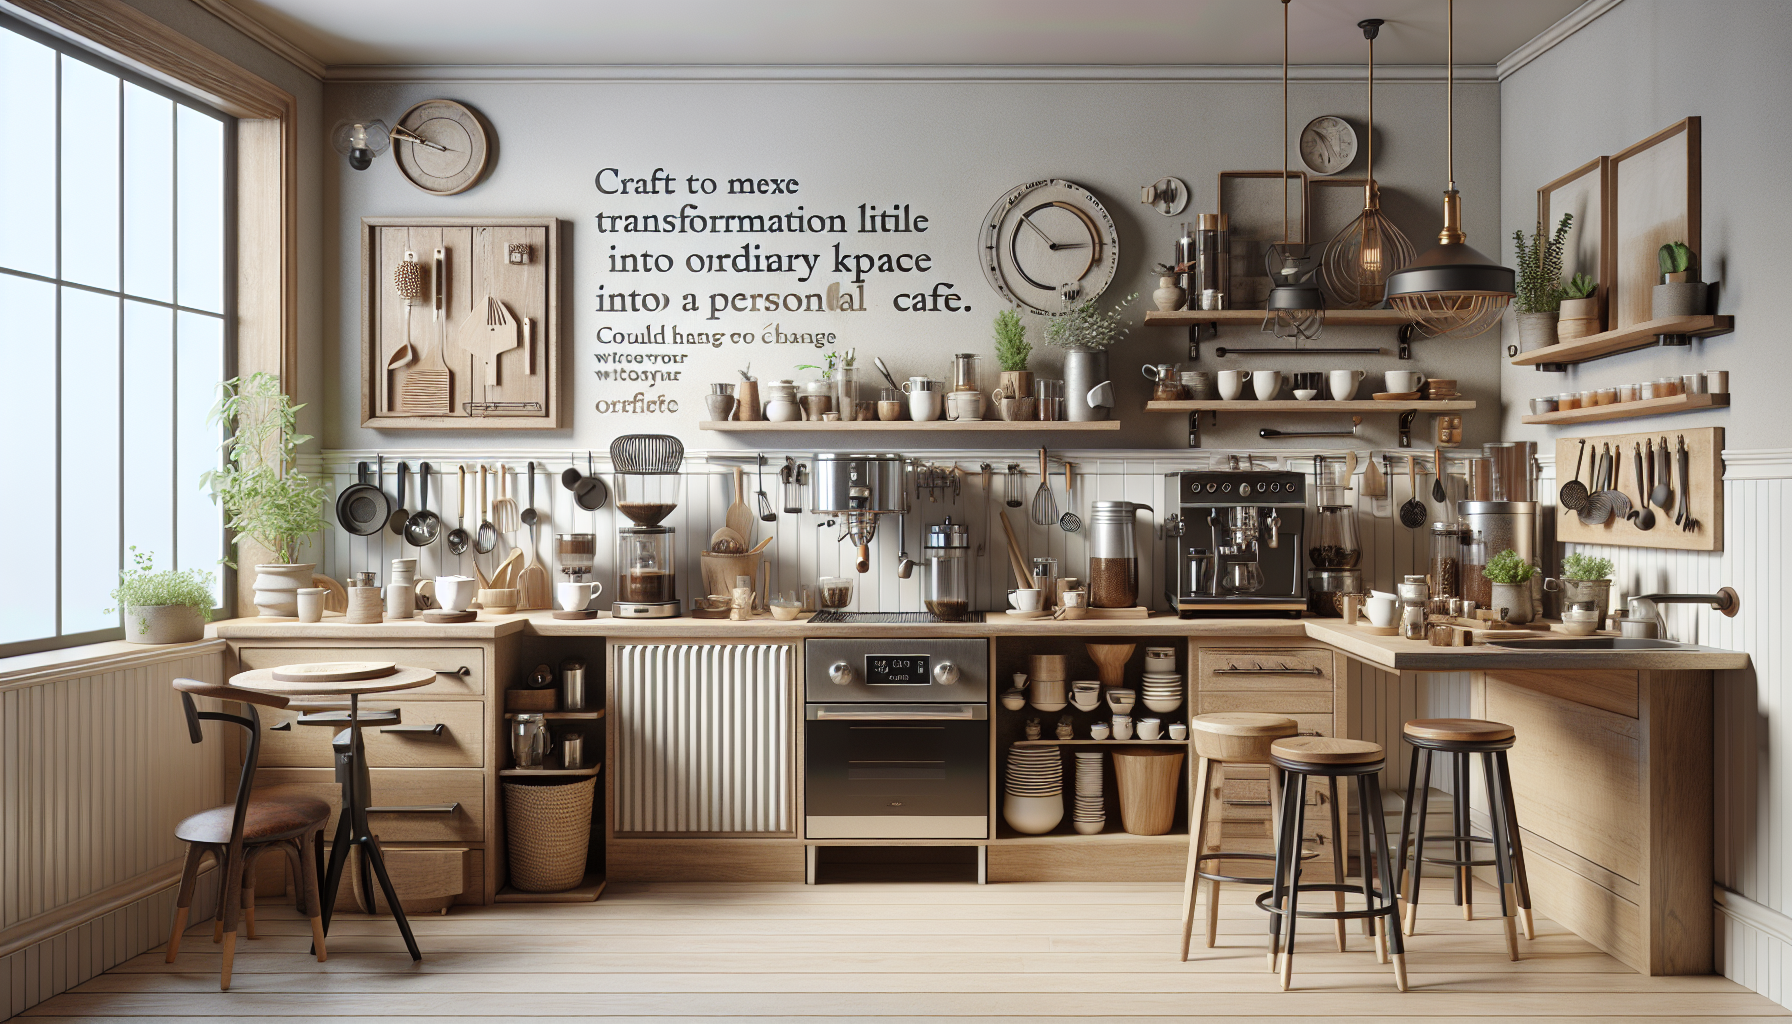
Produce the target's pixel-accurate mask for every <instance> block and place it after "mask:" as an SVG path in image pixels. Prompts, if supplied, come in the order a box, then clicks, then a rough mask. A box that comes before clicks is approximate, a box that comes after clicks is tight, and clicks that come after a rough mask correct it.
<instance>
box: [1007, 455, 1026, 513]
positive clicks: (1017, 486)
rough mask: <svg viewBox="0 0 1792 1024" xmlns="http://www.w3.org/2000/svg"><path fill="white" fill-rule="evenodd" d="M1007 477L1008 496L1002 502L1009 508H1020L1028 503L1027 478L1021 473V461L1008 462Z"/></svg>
mask: <svg viewBox="0 0 1792 1024" xmlns="http://www.w3.org/2000/svg"><path fill="white" fill-rule="evenodd" d="M1007 477H1008V479H1007V480H1006V481H1005V491H1006V496H1005V497H1004V498H1003V499H1002V503H1003V504H1004V505H1007V506H1008V507H1009V508H1019V507H1021V506H1022V505H1024V504H1026V494H1025V490H1026V479H1027V478H1026V477H1024V476H1022V475H1021V471H1020V464H1019V463H1017V462H1010V463H1009V464H1008V473H1007Z"/></svg>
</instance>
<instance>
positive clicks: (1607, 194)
mask: <svg viewBox="0 0 1792 1024" xmlns="http://www.w3.org/2000/svg"><path fill="white" fill-rule="evenodd" d="M1610 200H1611V157H1607V156H1601V157H1595V158H1594V159H1592V160H1589V161H1587V162H1586V163H1584V164H1581V165H1580V166H1579V167H1576V168H1575V169H1574V170H1572V171H1569V172H1568V173H1567V174H1564V175H1562V176H1561V177H1559V178H1557V179H1556V180H1554V181H1552V182H1550V183H1549V184H1547V185H1544V186H1543V187H1542V188H1540V189H1538V190H1537V224H1538V230H1539V231H1544V232H1548V233H1549V234H1552V235H1553V234H1554V233H1555V229H1556V222H1557V221H1559V220H1561V219H1562V214H1564V213H1572V214H1574V226H1573V227H1572V228H1571V229H1570V230H1569V235H1568V252H1567V253H1566V254H1564V257H1563V260H1562V278H1563V281H1564V283H1566V282H1567V281H1568V280H1570V279H1572V278H1573V277H1574V275H1575V274H1591V275H1592V276H1593V277H1595V278H1597V279H1598V281H1599V286H1598V287H1597V288H1596V289H1594V291H1593V297H1594V298H1597V299H1599V300H1600V303H1599V307H1600V315H1599V324H1600V326H1599V329H1600V330H1601V331H1603V330H1605V329H1606V325H1607V324H1609V323H1611V313H1610V302H1609V301H1608V300H1609V299H1610V298H1611V292H1612V285H1613V283H1614V282H1615V281H1616V280H1617V273H1618V260H1617V251H1616V249H1617V247H1616V246H1615V245H1614V244H1613V241H1612V228H1613V224H1612V217H1611V210H1610V208H1609V207H1610Z"/></svg>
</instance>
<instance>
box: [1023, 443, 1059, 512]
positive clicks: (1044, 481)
mask: <svg viewBox="0 0 1792 1024" xmlns="http://www.w3.org/2000/svg"><path fill="white" fill-rule="evenodd" d="M1028 518H1030V519H1032V520H1033V525H1035V526H1054V525H1056V524H1057V522H1058V499H1057V498H1054V497H1052V478H1051V474H1050V472H1049V469H1048V467H1047V466H1046V463H1045V449H1044V448H1041V449H1039V490H1037V491H1034V492H1033V507H1032V509H1031V510H1029V512H1028Z"/></svg>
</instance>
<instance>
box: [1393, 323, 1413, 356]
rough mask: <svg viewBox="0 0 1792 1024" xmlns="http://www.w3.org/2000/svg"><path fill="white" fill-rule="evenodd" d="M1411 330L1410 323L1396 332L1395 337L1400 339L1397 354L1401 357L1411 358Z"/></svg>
mask: <svg viewBox="0 0 1792 1024" xmlns="http://www.w3.org/2000/svg"><path fill="white" fill-rule="evenodd" d="M1412 332H1413V325H1412V324H1406V325H1404V326H1402V327H1401V328H1400V330H1399V331H1398V332H1396V337H1398V338H1399V339H1400V349H1399V353H1398V354H1399V356H1400V358H1401V359H1411V358H1412Z"/></svg>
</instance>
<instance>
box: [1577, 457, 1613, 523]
mask: <svg viewBox="0 0 1792 1024" xmlns="http://www.w3.org/2000/svg"><path fill="white" fill-rule="evenodd" d="M1611 469H1612V451H1611V445H1609V444H1607V445H1605V446H1604V448H1603V449H1602V450H1601V451H1600V453H1599V460H1598V461H1597V462H1596V463H1595V464H1594V469H1593V483H1594V484H1595V485H1596V486H1597V488H1598V489H1597V490H1595V491H1593V492H1592V493H1590V494H1588V495H1587V505H1586V507H1585V508H1583V509H1581V510H1580V521H1581V522H1583V523H1585V524H1586V525H1588V526H1602V525H1604V524H1605V522H1606V520H1608V519H1610V518H1611V517H1612V499H1611V496H1610V495H1609V494H1607V493H1606V477H1607V475H1608V474H1610V473H1611Z"/></svg>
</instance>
